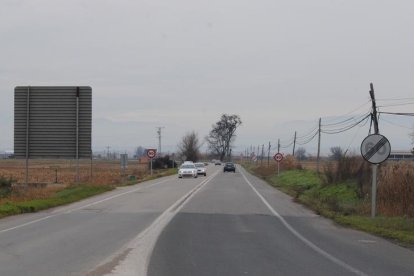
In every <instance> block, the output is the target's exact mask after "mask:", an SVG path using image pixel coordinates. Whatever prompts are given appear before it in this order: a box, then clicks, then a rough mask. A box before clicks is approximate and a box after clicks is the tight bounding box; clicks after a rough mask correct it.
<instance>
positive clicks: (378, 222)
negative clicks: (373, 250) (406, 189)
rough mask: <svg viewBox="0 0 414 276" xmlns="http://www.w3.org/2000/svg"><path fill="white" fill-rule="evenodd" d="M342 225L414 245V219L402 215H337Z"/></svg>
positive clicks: (404, 244)
mask: <svg viewBox="0 0 414 276" xmlns="http://www.w3.org/2000/svg"><path fill="white" fill-rule="evenodd" d="M334 220H335V221H336V222H337V223H340V224H342V225H346V226H350V227H352V228H354V229H358V230H362V231H365V232H369V233H372V234H376V235H378V236H382V237H384V238H387V239H390V240H393V241H396V242H397V243H400V244H401V245H403V246H410V247H412V246H414V219H409V218H402V217H392V218H390V217H376V218H374V219H372V218H370V217H363V216H336V217H335V218H334Z"/></svg>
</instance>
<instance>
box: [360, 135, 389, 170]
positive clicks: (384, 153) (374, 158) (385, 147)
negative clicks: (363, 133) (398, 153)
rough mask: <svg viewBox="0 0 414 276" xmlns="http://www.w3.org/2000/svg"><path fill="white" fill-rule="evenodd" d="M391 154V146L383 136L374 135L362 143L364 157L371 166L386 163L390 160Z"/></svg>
mask: <svg viewBox="0 0 414 276" xmlns="http://www.w3.org/2000/svg"><path fill="white" fill-rule="evenodd" d="M390 153H391V144H390V142H389V141H388V139H387V138H385V136H383V135H380V134H372V135H369V136H367V137H366V138H365V139H364V141H362V144H361V154H362V157H363V158H364V159H365V160H366V161H368V162H370V163H371V164H380V163H382V162H384V161H385V160H387V159H388V157H389V156H390Z"/></svg>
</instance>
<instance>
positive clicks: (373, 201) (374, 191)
mask: <svg viewBox="0 0 414 276" xmlns="http://www.w3.org/2000/svg"><path fill="white" fill-rule="evenodd" d="M369 86H370V90H369V95H370V96H371V101H372V113H371V120H372V121H373V122H374V131H375V134H379V128H378V117H377V104H376V102H375V93H374V85H373V84H372V83H370V85H369ZM377 170H378V165H377V164H372V187H371V218H375V211H376V204H377Z"/></svg>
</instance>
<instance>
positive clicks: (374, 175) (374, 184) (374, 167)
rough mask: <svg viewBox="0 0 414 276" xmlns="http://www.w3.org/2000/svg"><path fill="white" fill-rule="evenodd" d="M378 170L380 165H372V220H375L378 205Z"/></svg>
mask: <svg viewBox="0 0 414 276" xmlns="http://www.w3.org/2000/svg"><path fill="white" fill-rule="evenodd" d="M377 168H378V165H376V164H374V165H372V190H371V197H372V198H371V218H375V210H376V203H377Z"/></svg>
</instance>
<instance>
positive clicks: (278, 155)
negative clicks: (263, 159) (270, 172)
mask: <svg viewBox="0 0 414 276" xmlns="http://www.w3.org/2000/svg"><path fill="white" fill-rule="evenodd" d="M273 159H275V160H276V162H280V161H282V160H283V154H281V153H280V152H278V153H276V154H275V156H273Z"/></svg>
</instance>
